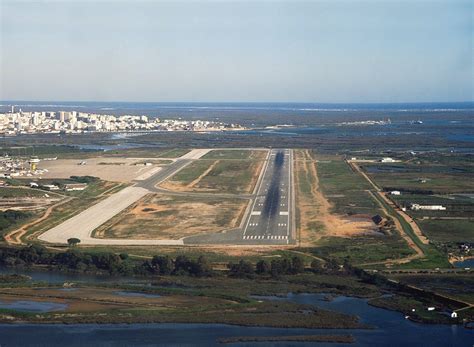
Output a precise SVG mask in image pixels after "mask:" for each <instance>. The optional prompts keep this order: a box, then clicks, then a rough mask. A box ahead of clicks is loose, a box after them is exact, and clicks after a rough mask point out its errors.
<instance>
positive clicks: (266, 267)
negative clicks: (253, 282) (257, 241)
mask: <svg viewBox="0 0 474 347" xmlns="http://www.w3.org/2000/svg"><path fill="white" fill-rule="evenodd" d="M270 269H271V268H270V264H268V262H267V261H265V260H260V261H258V262H257V266H256V272H257V273H258V274H260V275H264V274H268V273H269V272H270Z"/></svg>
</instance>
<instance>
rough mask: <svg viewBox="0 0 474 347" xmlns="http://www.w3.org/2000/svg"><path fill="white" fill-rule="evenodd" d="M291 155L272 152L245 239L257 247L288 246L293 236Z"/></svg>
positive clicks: (285, 152) (286, 152)
mask: <svg viewBox="0 0 474 347" xmlns="http://www.w3.org/2000/svg"><path fill="white" fill-rule="evenodd" d="M290 169H291V153H290V151H289V150H283V149H282V150H276V149H274V150H272V151H271V153H270V157H269V162H268V165H267V167H266V169H265V172H264V175H263V179H262V182H261V185H260V188H259V190H258V194H257V198H256V199H255V202H254V204H253V206H252V210H251V212H250V216H249V217H248V220H247V223H246V226H245V230H244V234H243V240H244V241H246V242H251V243H256V244H281V243H287V242H289V240H290V235H291V230H290V228H291V222H290V221H291V219H290V214H291V206H290V202H291V187H290Z"/></svg>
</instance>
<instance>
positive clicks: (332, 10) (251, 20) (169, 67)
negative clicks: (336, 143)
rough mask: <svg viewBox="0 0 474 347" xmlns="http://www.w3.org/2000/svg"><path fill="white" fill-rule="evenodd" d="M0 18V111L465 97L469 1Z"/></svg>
mask: <svg viewBox="0 0 474 347" xmlns="http://www.w3.org/2000/svg"><path fill="white" fill-rule="evenodd" d="M0 10H1V13H0V18H1V35H0V52H1V54H0V60H1V61H0V69H1V70H0V99H2V100H11V101H14V100H17V101H33V100H35V101H45V100H54V101H63V102H65V101H71V102H79V101H84V102H94V101H97V102H120V101H124V100H126V101H125V102H202V103H212V102H243V103H246V102H267V103H268V102H283V103H362V104H363V103H413V102H420V103H430V102H470V101H472V100H474V86H473V83H474V82H473V80H474V74H473V55H474V54H473V44H472V37H473V36H474V35H473V34H474V28H473V17H472V11H473V5H472V2H471V1H464V0H457V1H421V0H420V1H413V2H405V1H358V2H350V1H314V2H284V1H283V2H245V1H242V2H225V1H224V2H209V1H202V2H188V1H184V2H177V3H175V2H142V1H139V2H134V3H132V2H114V1H95V2H94V1H86V2H82V3H80V2H66V1H58V2H47V1H41V0H39V1H35V2H17V1H10V0H1V1H0ZM86 100H87V101H86Z"/></svg>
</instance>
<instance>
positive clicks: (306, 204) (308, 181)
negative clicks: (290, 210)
mask: <svg viewBox="0 0 474 347" xmlns="http://www.w3.org/2000/svg"><path fill="white" fill-rule="evenodd" d="M316 165H317V162H316V161H315V160H314V159H313V158H312V156H311V154H310V153H309V151H308V150H304V151H298V152H297V155H296V160H295V172H296V174H295V177H296V187H297V207H298V215H299V223H298V224H299V225H298V226H297V227H298V229H299V230H298V232H299V237H300V240H301V244H302V245H311V244H314V242H315V241H317V240H318V239H320V238H321V237H322V236H338V237H352V236H357V235H363V234H367V233H372V232H374V231H375V229H376V227H375V225H374V223H373V222H372V221H371V220H370V217H369V216H357V217H347V216H341V215H336V214H332V213H331V212H330V210H331V204H330V203H329V201H328V200H327V199H326V197H325V196H324V195H323V194H322V193H321V191H320V189H319V179H318V173H317V166H316Z"/></svg>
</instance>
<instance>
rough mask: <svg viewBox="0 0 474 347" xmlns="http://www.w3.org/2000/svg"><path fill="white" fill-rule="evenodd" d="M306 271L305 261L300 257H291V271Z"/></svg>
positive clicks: (295, 272)
mask: <svg viewBox="0 0 474 347" xmlns="http://www.w3.org/2000/svg"><path fill="white" fill-rule="evenodd" d="M302 272H304V261H303V259H301V258H300V257H296V256H295V257H293V258H292V259H291V273H293V274H299V273H302Z"/></svg>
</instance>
